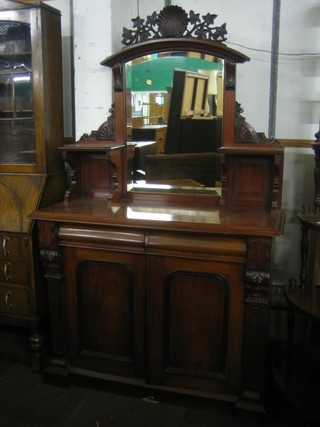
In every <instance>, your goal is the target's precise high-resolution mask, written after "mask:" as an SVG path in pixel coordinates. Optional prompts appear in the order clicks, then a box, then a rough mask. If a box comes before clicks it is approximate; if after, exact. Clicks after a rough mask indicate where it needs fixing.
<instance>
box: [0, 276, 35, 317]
mask: <svg viewBox="0 0 320 427" xmlns="http://www.w3.org/2000/svg"><path fill="white" fill-rule="evenodd" d="M0 314H8V315H12V316H19V317H28V316H30V315H31V306H30V294H29V290H28V289H26V288H24V287H22V286H3V284H0Z"/></svg>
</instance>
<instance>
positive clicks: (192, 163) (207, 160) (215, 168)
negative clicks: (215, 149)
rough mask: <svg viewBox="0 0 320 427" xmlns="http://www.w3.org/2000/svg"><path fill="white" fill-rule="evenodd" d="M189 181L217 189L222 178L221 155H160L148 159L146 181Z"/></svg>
mask: <svg viewBox="0 0 320 427" xmlns="http://www.w3.org/2000/svg"><path fill="white" fill-rule="evenodd" d="M183 178H184V179H187V178H191V179H192V180H194V181H196V182H198V183H199V184H202V185H204V186H206V187H216V184H217V182H218V181H219V180H220V178H221V155H220V154H217V153H187V154H159V155H154V156H147V158H146V181H147V182H157V181H159V180H160V181H163V182H165V180H166V179H169V180H170V179H183Z"/></svg>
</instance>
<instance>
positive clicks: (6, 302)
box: [4, 291, 13, 310]
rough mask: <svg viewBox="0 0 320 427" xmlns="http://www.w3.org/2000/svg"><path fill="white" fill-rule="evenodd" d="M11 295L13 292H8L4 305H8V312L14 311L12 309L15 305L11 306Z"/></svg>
mask: <svg viewBox="0 0 320 427" xmlns="http://www.w3.org/2000/svg"><path fill="white" fill-rule="evenodd" d="M11 295H12V292H11V291H7V292H6V296H5V298H4V303H5V305H6V308H7V310H12V308H13V305H12V304H10V301H9V299H10V297H11Z"/></svg>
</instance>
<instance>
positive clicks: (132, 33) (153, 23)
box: [122, 6, 227, 46]
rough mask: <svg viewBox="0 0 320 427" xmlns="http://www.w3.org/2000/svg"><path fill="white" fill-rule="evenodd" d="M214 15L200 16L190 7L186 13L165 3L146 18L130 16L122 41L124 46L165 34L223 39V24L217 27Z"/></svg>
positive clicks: (225, 31) (219, 40)
mask: <svg viewBox="0 0 320 427" xmlns="http://www.w3.org/2000/svg"><path fill="white" fill-rule="evenodd" d="M216 17H217V15H214V14H211V13H207V14H206V15H203V16H202V19H201V18H200V14H199V13H194V11H193V10H191V11H190V12H189V15H188V14H187V12H186V11H185V10H184V9H182V8H181V7H179V6H166V7H164V8H163V9H162V10H161V11H160V12H159V13H157V12H153V14H152V15H150V16H148V17H147V18H146V19H142V18H140V16H138V17H137V18H134V19H132V22H133V29H131V30H130V29H127V28H124V29H123V33H122V37H123V38H122V43H123V44H124V45H126V46H129V45H132V44H137V43H142V42H146V41H148V40H155V39H160V38H167V37H174V38H180V37H196V38H199V39H201V40H214V41H218V42H223V41H225V40H227V39H226V37H225V36H226V34H227V30H226V24H225V23H224V24H222V25H221V26H220V27H218V26H215V25H214V22H215V19H216Z"/></svg>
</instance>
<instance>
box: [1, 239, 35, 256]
mask: <svg viewBox="0 0 320 427" xmlns="http://www.w3.org/2000/svg"><path fill="white" fill-rule="evenodd" d="M21 258H26V259H28V258H29V238H28V237H24V236H13V235H10V234H6V233H1V234H0V259H21Z"/></svg>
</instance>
